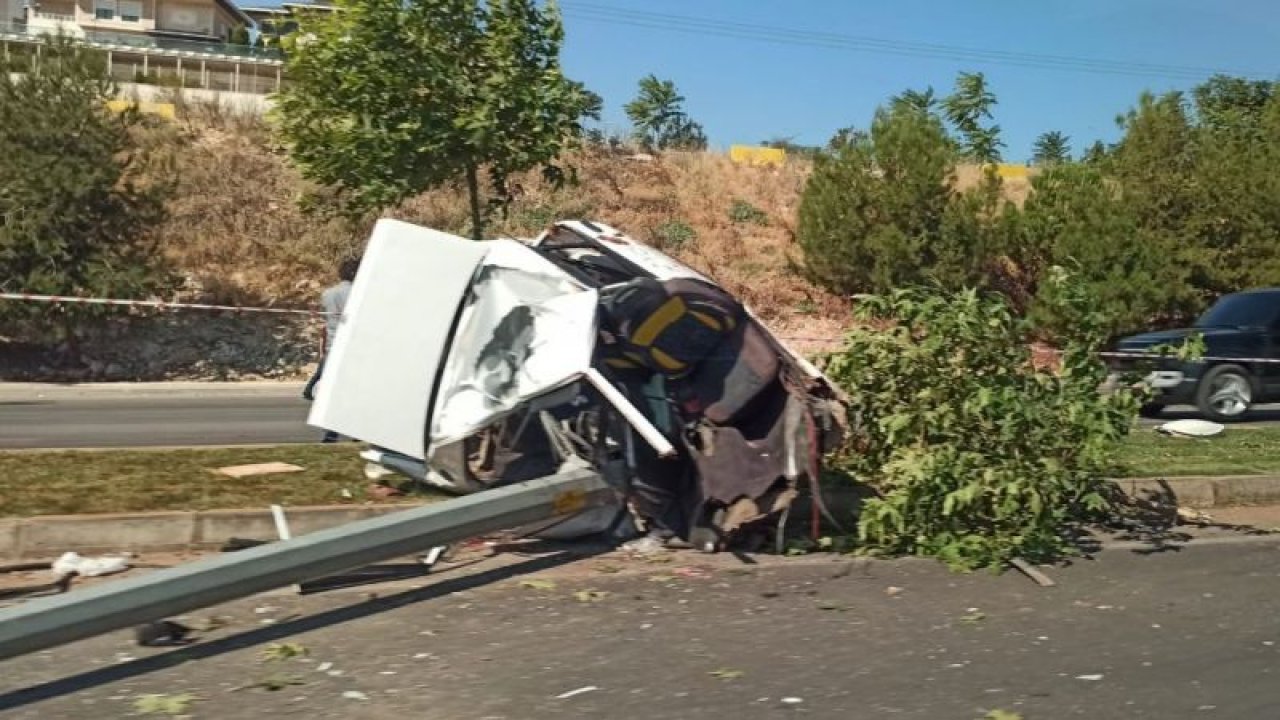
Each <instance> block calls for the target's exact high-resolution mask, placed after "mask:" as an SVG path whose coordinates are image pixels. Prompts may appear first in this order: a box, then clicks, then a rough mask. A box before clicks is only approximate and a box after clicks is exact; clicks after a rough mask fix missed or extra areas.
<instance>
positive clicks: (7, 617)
mask: <svg viewBox="0 0 1280 720" xmlns="http://www.w3.org/2000/svg"><path fill="white" fill-rule="evenodd" d="M614 497H616V493H615V491H614V489H613V486H612V485H610V484H609V483H608V482H607V481H606V480H605V478H604V477H603V476H602V475H600V474H599V473H597V472H595V471H592V470H583V469H579V470H572V471H569V472H565V473H561V474H559V475H552V476H550V477H544V478H538V479H536V480H529V481H526V482H522V483H516V484H513V485H507V486H503V487H498V488H494V489H491V490H485V491H483V492H479V493H476V494H474V495H467V496H465V497H460V498H455V499H452V500H447V501H444V502H439V503H433V504H431V505H426V506H423V507H420V508H414V509H412V510H405V511H403V512H397V513H391V514H388V515H382V516H379V517H374V518H369V519H367V520H361V521H359V522H354V523H350V524H347V525H342V526H339V527H335V528H329V529H327V530H321V531H319V532H314V533H310V534H308V535H303V536H301V537H297V538H293V539H291V540H287V541H283V542H273V543H269V544H267V545H261V546H258V547H254V548H250V549H248V550H241V551H239V552H235V553H228V554H225V555H217V556H214V557H210V558H206V559H204V560H200V561H197V562H193V563H187V564H184V565H179V566H176V567H171V568H166V569H164V570H156V571H152V572H148V573H146V574H143V575H140V576H138V577H136V578H128V579H123V580H116V581H107V582H103V583H102V584H100V585H94V586H92V587H88V588H85V589H83V590H75V591H72V592H69V593H67V594H65V595H55V596H52V597H45V598H38V599H35V600H30V601H28V602H26V603H23V604H21V605H18V606H16V607H12V608H7V609H5V610H0V660H4V659H6V658H11V657H14V656H17V655H23V654H26V653H31V652H36V651H39V650H44V649H46V648H50V647H54V646H57V645H62V644H65V643H69V642H74V641H76V640H81V639H84V638H88V637H92V636H94V635H101V634H102V633H106V632H110V631H112V630H118V629H121V628H126V627H130V626H133V625H139V624H142V623H147V622H152V621H156V620H161V619H164V618H167V617H172V616H174V615H179V614H181V613H184V612H190V611H192V610H196V609H199V608H204V607H209V606H210V605H216V604H218V603H221V602H226V601H227V600H234V599H236V598H242V597H247V596H249V595H253V594H255V593H259V592H263V591H266V590H271V589H274V588H279V587H285V586H288V585H293V584H295V583H300V582H303V581H306V580H314V579H317V578H321V577H325V576H328V575H333V574H335V573H340V572H344V571H347V570H352V569H355V568H359V567H365V566H368V565H370V564H373V563H377V562H382V561H385V560H390V559H393V558H397V557H403V556H406V555H413V554H415V553H421V552H425V551H427V550H428V549H430V548H432V547H436V546H439V545H447V544H449V543H454V542H457V541H459V540H464V539H466V538H470V537H475V536H477V535H482V534H484V533H487V532H493V531H496V530H504V529H509V528H515V527H520V526H524V525H528V524H531V523H535V522H538V521H540V520H545V519H549V518H553V517H556V516H561V515H573V514H576V513H578V512H581V511H582V510H586V509H589V508H593V507H598V506H601V505H605V504H607V503H608V502H609V501H610V500H611V499H613V498H614Z"/></svg>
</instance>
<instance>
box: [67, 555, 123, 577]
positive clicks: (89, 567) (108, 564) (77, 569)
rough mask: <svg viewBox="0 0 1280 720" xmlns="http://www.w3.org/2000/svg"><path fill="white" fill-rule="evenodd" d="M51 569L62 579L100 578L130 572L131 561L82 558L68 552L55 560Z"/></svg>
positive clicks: (100, 557) (111, 558)
mask: <svg viewBox="0 0 1280 720" xmlns="http://www.w3.org/2000/svg"><path fill="white" fill-rule="evenodd" d="M50 568H51V569H52V570H53V574H54V575H57V576H58V577H60V578H64V577H66V576H68V575H72V574H75V575H79V576H80V577H98V576H100V575H111V574H114V573H118V572H124V571H125V570H128V569H129V559H128V558H125V557H118V556H114V555H100V556H98V557H82V556H81V555H79V554H78V553H73V552H68V553H63V554H62V556H61V557H59V558H58V559H57V560H54V561H53V564H52V565H51V566H50Z"/></svg>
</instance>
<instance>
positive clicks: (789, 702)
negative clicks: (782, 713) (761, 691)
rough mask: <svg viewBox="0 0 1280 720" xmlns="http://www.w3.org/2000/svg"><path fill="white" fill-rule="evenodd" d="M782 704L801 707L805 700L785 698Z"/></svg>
mask: <svg viewBox="0 0 1280 720" xmlns="http://www.w3.org/2000/svg"><path fill="white" fill-rule="evenodd" d="M781 702H782V704H784V705H799V704H800V703H802V702H804V699H803V698H798V697H784V698H782V701H781Z"/></svg>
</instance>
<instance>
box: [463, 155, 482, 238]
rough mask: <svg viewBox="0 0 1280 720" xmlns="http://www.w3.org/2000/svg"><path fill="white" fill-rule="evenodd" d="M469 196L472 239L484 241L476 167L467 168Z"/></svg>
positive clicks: (469, 166)
mask: <svg viewBox="0 0 1280 720" xmlns="http://www.w3.org/2000/svg"><path fill="white" fill-rule="evenodd" d="M467 194H468V195H470V196H471V239H472V240H483V239H484V224H483V223H484V220H483V218H481V217H480V181H479V180H478V179H477V178H476V166H475V165H468V166H467Z"/></svg>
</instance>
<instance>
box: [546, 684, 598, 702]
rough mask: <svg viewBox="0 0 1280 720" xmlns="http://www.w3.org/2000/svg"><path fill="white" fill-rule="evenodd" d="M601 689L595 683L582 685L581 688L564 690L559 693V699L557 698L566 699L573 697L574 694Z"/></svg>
mask: <svg viewBox="0 0 1280 720" xmlns="http://www.w3.org/2000/svg"><path fill="white" fill-rule="evenodd" d="M599 689H600V688H598V687H596V686H595V685H587V686H586V687H580V688H578V689H577V690H570V691H568V692H562V693H560V694H559V695H557V696H556V699H557V700H565V699H568V698H571V697H573V696H574V695H581V694H583V693H589V692H593V691H595V690H599Z"/></svg>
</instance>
